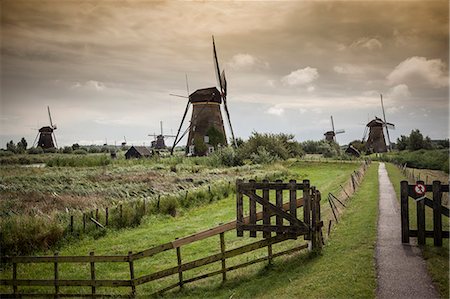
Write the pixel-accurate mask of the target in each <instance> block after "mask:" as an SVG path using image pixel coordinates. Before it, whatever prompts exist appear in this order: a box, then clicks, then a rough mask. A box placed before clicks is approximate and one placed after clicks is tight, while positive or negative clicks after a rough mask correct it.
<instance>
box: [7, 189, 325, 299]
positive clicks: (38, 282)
mask: <svg viewBox="0 0 450 299" xmlns="http://www.w3.org/2000/svg"><path fill="white" fill-rule="evenodd" d="M310 195H311V197H312V198H313V202H318V201H319V200H320V192H318V191H317V192H315V193H311V194H310ZM304 202H305V201H304V198H299V199H296V200H295V201H290V202H287V203H283V204H282V205H281V206H280V209H282V210H283V211H287V210H292V209H293V205H292V203H294V204H295V207H296V208H299V207H302V206H303V205H304ZM267 216H269V219H270V217H272V216H275V212H273V211H271V212H268V213H267V212H266V213H263V211H261V212H258V213H255V214H254V215H252V221H253V220H254V219H253V217H255V220H256V221H259V220H264V219H267ZM316 216H317V215H316ZM309 220H310V221H311V219H309ZM318 220H319V221H320V219H318V218H316V219H315V220H314V221H318ZM248 223H250V217H244V218H242V219H241V224H248ZM233 229H236V221H232V222H229V223H226V224H223V225H220V226H218V227H215V228H212V229H209V230H206V231H203V232H200V233H197V234H194V235H191V236H187V237H184V238H181V239H177V240H174V241H173V242H168V243H165V244H162V245H159V246H156V247H153V248H150V249H147V250H144V251H141V252H137V253H133V252H129V253H128V254H127V255H114V256H97V255H95V254H94V252H91V253H90V255H89V256H60V255H58V254H57V253H56V254H55V255H54V256H35V257H33V256H15V257H4V258H3V261H2V262H6V263H10V264H11V265H12V279H2V280H0V284H1V285H7V286H11V288H12V293H9V294H0V295H1V296H2V298H3V297H5V296H7V297H21V296H22V295H24V296H38V297H39V296H40V297H43V296H54V297H105V296H108V295H105V294H104V293H99V290H98V289H99V288H102V287H125V288H129V289H130V293H129V295H127V296H131V297H134V296H136V287H137V286H139V285H142V284H145V283H149V282H151V281H155V280H158V279H161V278H164V277H168V276H172V275H178V282H177V283H175V284H172V285H170V286H168V287H166V288H164V289H162V290H159V291H158V292H157V293H162V292H165V291H168V290H170V289H173V288H175V287H180V288H181V287H183V286H184V285H185V284H186V283H190V282H194V281H197V280H200V279H205V278H208V277H211V276H215V275H221V276H222V280H223V281H225V280H226V279H227V278H226V277H227V272H229V271H233V270H236V269H240V268H243V267H246V266H249V265H252V264H255V263H258V262H263V261H268V262H269V263H272V260H273V259H274V258H276V257H278V256H282V255H286V254H290V253H293V252H296V251H299V250H302V249H306V248H308V244H296V245H295V247H293V248H290V249H287V250H284V251H280V252H276V253H274V252H273V250H272V245H274V244H277V243H281V242H283V241H286V240H288V239H291V238H292V236H290V235H289V234H287V233H280V234H278V235H276V236H274V237H267V238H265V239H263V240H259V241H256V242H253V243H250V244H246V245H243V246H239V247H237V248H233V249H227V246H226V243H225V232H227V231H230V230H233ZM214 236H218V237H219V238H218V242H217V244H218V253H216V254H213V255H210V256H207V257H204V258H200V259H197V260H194V261H190V262H183V258H182V254H181V253H182V251H181V248H182V246H185V245H188V244H191V243H193V242H197V241H200V240H203V239H206V238H210V237H214ZM264 247H267V256H263V257H260V258H256V259H253V260H250V261H248V260H247V261H246V262H245V263H242V264H238V265H233V266H227V259H230V258H232V257H235V256H239V255H242V254H244V253H248V252H252V251H254V250H257V249H261V248H264ZM168 250H174V251H175V253H176V257H177V266H175V267H170V268H167V269H164V270H160V271H157V272H154V273H151V274H147V275H143V276H140V277H136V276H135V270H134V268H135V267H134V262H135V261H137V260H140V259H144V258H151V257H153V256H155V255H156V254H158V253H161V252H165V251H168ZM174 257H175V255H174ZM215 262H220V263H221V269H220V270H218V271H213V272H209V273H205V274H202V275H199V276H196V277H193V278H189V279H184V278H183V272H185V271H188V270H191V269H195V268H198V267H202V266H205V265H209V264H212V263H215ZM30 263H46V264H53V268H54V271H53V272H54V277H53V279H25V278H20V277H18V271H17V267H18V265H19V264H30ZM64 263H81V264H87V265H89V270H90V279H85V280H74V279H60V278H59V277H62V275H61V270H60V267H59V266H60V265H61V264H64ZM99 263H126V264H128V266H129V267H128V268H129V278H128V279H98V278H97V275H96V265H98V264H99ZM26 286H42V287H47V288H52V289H53V291H52V293H41V294H29V293H26V292H23V290H24V289H23V288H24V287H26ZM69 286H77V287H85V288H86V287H88V288H90V292H89V293H84V294H69V293H64V292H62V291H61V288H64V287H69ZM19 287H21V290H20V291H19Z"/></svg>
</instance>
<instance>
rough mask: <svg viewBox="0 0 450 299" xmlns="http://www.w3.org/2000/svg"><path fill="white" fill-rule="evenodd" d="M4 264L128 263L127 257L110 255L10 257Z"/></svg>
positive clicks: (6, 258)
mask: <svg viewBox="0 0 450 299" xmlns="http://www.w3.org/2000/svg"><path fill="white" fill-rule="evenodd" d="M4 260H5V261H6V262H11V263H21V264H26V263H54V262H56V261H58V263H90V262H91V261H94V262H96V263H102V262H107V263H109V262H114V263H115V262H128V256H126V255H111V256H94V257H91V256H58V257H57V258H55V256H11V257H5V258H4Z"/></svg>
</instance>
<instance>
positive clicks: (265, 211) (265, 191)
mask: <svg viewBox="0 0 450 299" xmlns="http://www.w3.org/2000/svg"><path fill="white" fill-rule="evenodd" d="M263 183H265V184H268V183H269V181H268V180H263ZM262 192H263V196H262V197H263V199H264V200H265V201H266V202H270V199H269V189H268V188H264V189H263V191H262ZM295 209H297V207H296V208H295ZM263 224H264V225H270V214H269V209H268V208H267V206H263ZM263 237H264V238H270V237H271V233H270V231H263Z"/></svg>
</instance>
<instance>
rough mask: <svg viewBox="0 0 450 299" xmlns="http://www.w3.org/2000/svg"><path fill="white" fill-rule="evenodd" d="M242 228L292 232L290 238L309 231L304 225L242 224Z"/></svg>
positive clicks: (283, 232) (282, 232) (281, 232)
mask: <svg viewBox="0 0 450 299" xmlns="http://www.w3.org/2000/svg"><path fill="white" fill-rule="evenodd" d="M242 228H243V229H244V230H249V231H252V230H254V231H260V232H276V233H278V234H285V233H292V234H294V235H293V236H291V237H292V238H295V237H296V236H295V235H300V234H306V233H308V231H309V230H308V229H306V228H304V227H298V226H277V225H265V224H244V225H242Z"/></svg>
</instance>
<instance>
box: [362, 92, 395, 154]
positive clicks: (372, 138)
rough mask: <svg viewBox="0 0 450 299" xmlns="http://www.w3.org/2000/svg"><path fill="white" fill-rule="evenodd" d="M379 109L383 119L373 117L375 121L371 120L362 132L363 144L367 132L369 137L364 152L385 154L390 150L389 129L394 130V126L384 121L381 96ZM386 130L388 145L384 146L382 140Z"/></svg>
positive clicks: (384, 142)
mask: <svg viewBox="0 0 450 299" xmlns="http://www.w3.org/2000/svg"><path fill="white" fill-rule="evenodd" d="M381 109H382V110H383V118H384V120H383V119H381V118H378V117H376V116H375V119H373V120H371V121H370V122H369V123H368V124H367V125H366V129H365V131H364V136H363V142H364V140H365V137H366V135H367V131H368V132H369V136H368V138H367V143H366V151H367V152H373V153H385V152H387V151H388V150H391V140H390V137H389V128H391V129H395V126H394V124H392V123H388V122H387V121H386V114H385V113H384V105H383V95H381ZM383 128H386V135H387V137H388V145H386V141H385V139H384V130H383Z"/></svg>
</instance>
